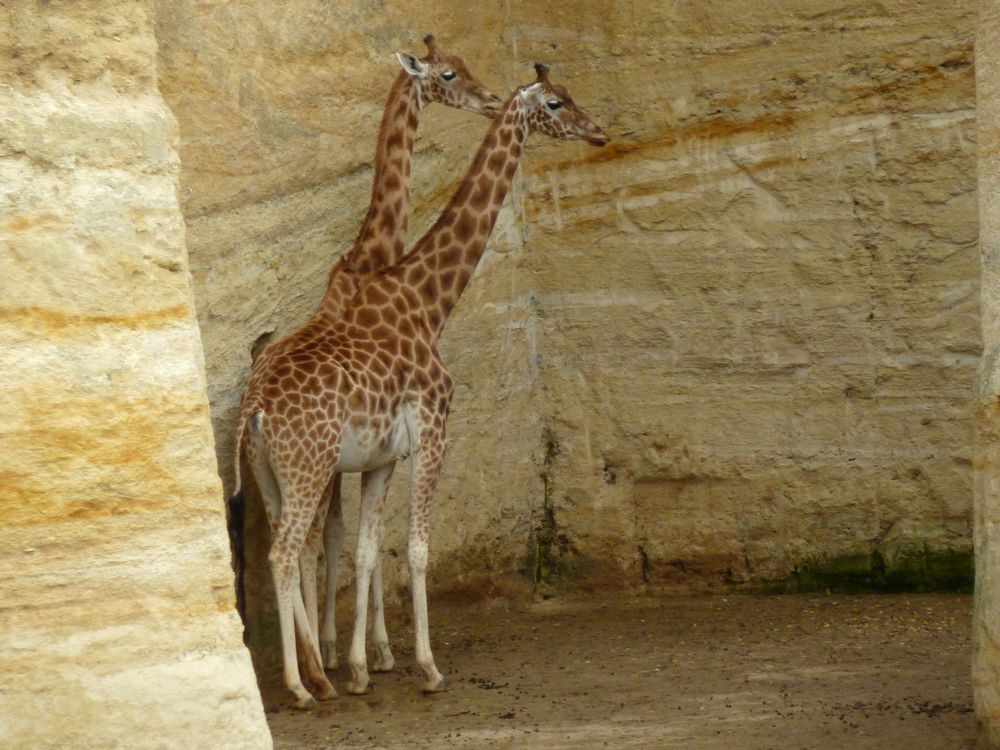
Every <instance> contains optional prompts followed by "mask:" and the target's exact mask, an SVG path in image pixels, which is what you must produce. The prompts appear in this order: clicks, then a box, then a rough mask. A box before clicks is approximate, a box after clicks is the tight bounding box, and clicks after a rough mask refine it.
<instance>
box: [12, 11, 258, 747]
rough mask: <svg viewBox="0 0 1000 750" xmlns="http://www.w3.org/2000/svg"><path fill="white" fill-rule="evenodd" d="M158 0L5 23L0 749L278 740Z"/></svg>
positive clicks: (18, 14)
mask: <svg viewBox="0 0 1000 750" xmlns="http://www.w3.org/2000/svg"><path fill="white" fill-rule="evenodd" d="M155 46H156V45H155V39H154V36H153V25H152V10H151V7H150V6H149V5H148V4H146V3H143V2H107V1H103V2H96V1H95V2H88V3H73V2H54V3H46V4H36V3H28V2H14V3H12V4H11V3H8V4H5V6H4V7H3V8H0V340H2V341H3V346H2V348H0V405H2V411H3V415H4V418H3V420H2V421H0V582H2V591H3V595H2V599H3V604H2V613H0V672H2V674H3V676H4V677H3V686H2V688H0V745H2V746H3V747H7V748H29V747H30V748H47V747H51V748H66V747H74V748H87V747H101V748H107V747H129V748H142V747H206V746H212V747H233V748H236V747H238V748H266V747H270V746H271V740H270V735H269V733H268V730H267V726H266V724H265V723H264V714H263V709H262V706H261V702H260V695H259V693H258V691H257V686H256V683H255V681H254V675H253V671H252V669H251V664H250V659H249V654H248V652H247V650H246V648H244V646H243V643H242V642H241V639H240V623H239V619H238V618H237V617H236V615H235V613H234V611H233V592H232V574H231V572H230V570H229V552H228V545H227V542H226V533H225V521H224V516H223V513H222V510H223V505H222V503H221V501H220V493H221V486H220V483H219V481H218V478H217V475H216V470H215V465H214V446H213V442H212V434H211V430H210V425H209V412H208V403H207V400H206V397H205V377H204V358H203V354H202V346H201V338H200V335H199V330H198V326H197V321H196V319H195V315H194V309H193V296H192V290H191V283H190V276H189V272H188V264H187V254H186V251H185V247H184V224H183V220H182V215H181V211H180V206H179V204H178V201H177V187H178V172H179V162H178V158H177V152H176V150H175V144H176V139H177V131H176V123H175V120H174V118H173V117H172V115H171V113H170V111H169V109H168V108H167V107H166V105H165V104H164V102H163V99H162V98H161V96H160V95H159V93H158V91H157V87H156V55H155Z"/></svg>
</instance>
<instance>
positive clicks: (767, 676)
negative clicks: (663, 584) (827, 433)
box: [264, 595, 975, 750]
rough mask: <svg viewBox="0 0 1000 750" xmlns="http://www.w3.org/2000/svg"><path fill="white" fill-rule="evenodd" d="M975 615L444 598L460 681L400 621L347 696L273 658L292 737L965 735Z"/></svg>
mask: <svg viewBox="0 0 1000 750" xmlns="http://www.w3.org/2000/svg"><path fill="white" fill-rule="evenodd" d="M970 618H971V599H970V598H969V597H966V596H835V595H826V596H823V595H819V596H768V597H763V596H726V597H721V596H719V597H703V598H683V599H632V600H615V601H612V602H606V603H603V604H601V603H595V602H592V601H589V602H576V601H565V600H554V601H548V602H543V603H539V604H534V605H527V606H512V605H508V604H496V603H494V604H487V605H478V606H464V607H455V606H442V605H435V604H434V602H433V601H432V602H431V636H432V643H433V646H434V652H435V657H436V659H437V664H438V668H439V669H440V670H441V672H442V673H443V674H445V675H446V676H447V677H448V678H449V679H450V681H451V684H452V689H451V691H450V692H448V693H443V694H439V695H434V696H429V697H427V696H423V695H421V693H420V690H419V679H418V675H417V674H416V672H415V667H414V664H413V647H412V639H413V631H412V627H410V626H408V625H407V624H404V623H401V622H399V621H398V620H397V623H396V627H395V628H393V627H392V626H391V625H390V638H391V640H392V646H393V651H394V654H395V656H396V663H397V666H396V671H395V672H393V673H390V674H379V675H373V680H374V682H375V684H376V688H375V691H374V692H373V693H371V694H370V695H367V696H363V697H354V696H349V695H347V694H346V693H344V685H345V683H346V680H347V670H346V668H344V667H343V666H342V667H341V668H340V669H338V670H337V671H336V673H335V674H334V675H333V676H334V678H335V679H334V684H335V685H336V686H337V689H338V691H340V692H341V693H342V694H341V696H340V697H338V698H336V699H334V700H332V701H329V702H325V703H321V704H320V705H319V707H318V708H316V709H314V710H312V711H308V712H301V711H297V710H295V709H293V708H291V707H290V701H289V699H288V697H287V696H286V694H285V692H284V691H283V689H282V688H281V686H280V678H279V677H278V675H273V676H269V677H268V678H267V680H266V681H265V685H264V689H265V705H266V707H267V718H268V722H269V723H270V726H271V730H272V732H273V733H274V739H275V747H276V748H279V749H284V748H295V749H300V748H332V747H336V748H449V749H452V748H519V749H520V748H545V750H563V749H564V748H565V749H568V748H602V747H609V748H644V749H645V748H685V749H686V750H715V749H718V750H768V749H773V750H808V749H810V748H817V749H819V748H822V749H823V750H827V749H840V748H849V749H850V750H868V749H871V750H876V749H878V750H885V749H886V748H907V749H908V750H963V749H964V748H973V747H974V746H975V742H974V735H975V727H974V719H973V714H972V693H971V687H970V684H969V665H970V648H971V646H970V641H969V631H970V627H971V625H970V621H971V619H970ZM347 625H348V623H347V622H344V623H343V626H344V627H343V629H342V631H341V632H342V633H343V634H346V633H349V630H348V628H347V627H346V626H347ZM341 647H342V650H341V653H342V656H341V660H343V654H345V653H346V648H347V645H346V644H344V643H342V644H341Z"/></svg>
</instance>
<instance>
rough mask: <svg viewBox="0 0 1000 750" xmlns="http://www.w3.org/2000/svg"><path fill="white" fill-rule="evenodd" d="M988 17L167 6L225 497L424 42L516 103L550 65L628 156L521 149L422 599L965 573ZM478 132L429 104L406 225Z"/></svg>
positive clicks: (468, 369) (865, 11)
mask: <svg viewBox="0 0 1000 750" xmlns="http://www.w3.org/2000/svg"><path fill="white" fill-rule="evenodd" d="M974 26H975V24H974V13H973V8H972V3H971V2H960V3H952V4H948V5H947V7H945V6H942V5H941V4H940V3H936V2H930V1H929V0H928V1H926V2H925V1H922V0H896V1H895V2H888V3H881V4H874V5H873V4H870V3H860V2H848V3H843V2H838V3H834V2H832V1H831V2H826V0H822V1H821V2H815V1H810V2H805V1H803V2H794V3H787V2H764V3H752V4H747V3H731V2H706V3H662V2H646V1H638V0H637V1H636V2H631V3H598V4H595V3H581V2H578V1H576V0H556V2H550V3H544V4H539V3H529V2H505V3H499V2H496V3H485V4H483V3H480V4H475V5H461V4H457V5H456V6H453V7H451V8H449V10H448V12H447V13H443V12H440V11H439V10H438V9H437V6H436V5H433V4H427V5H424V4H421V3H379V4H375V3H368V2H348V1H347V0H344V1H342V2H328V3H320V2H316V1H315V0H308V1H307V0H303V1H302V2H299V3H288V4H284V5H282V6H281V7H280V8H279V9H276V8H275V7H274V6H273V5H272V4H269V3H268V4H265V3H263V2H245V3H239V4H223V5H219V4H216V3H209V2H194V1H193V0H188V1H187V2H181V3H161V4H159V6H158V25H157V29H158V32H157V33H158V37H159V41H160V69H161V79H162V88H163V90H164V94H165V96H166V98H167V100H168V102H169V103H170V104H171V106H172V107H173V109H174V111H175V113H176V114H177V116H178V118H179V120H180V124H181V136H182V140H181V157H182V164H183V172H182V187H183V191H182V195H183V201H184V209H185V217H186V219H187V222H188V229H189V244H190V247H191V257H192V269H193V274H194V278H195V293H196V297H197V299H198V309H199V320H200V323H201V326H202V330H203V333H204V337H205V347H206V358H207V369H208V380H209V394H210V398H211V402H212V407H213V417H214V425H215V430H216V438H217V446H218V451H219V462H220V467H221V469H222V474H223V477H224V478H226V479H227V480H228V478H229V477H230V476H231V473H232V467H231V465H230V464H231V455H230V454H231V449H230V446H231V433H232V425H233V419H234V414H235V409H236V405H237V403H238V399H239V395H240V392H241V390H242V387H243V384H244V382H245V379H246V374H247V372H248V369H249V363H250V358H249V350H250V348H251V346H252V345H253V343H254V342H255V341H256V340H257V338H258V337H260V336H263V335H266V334H268V333H269V332H272V331H273V332H274V335H276V336H277V335H283V334H285V333H288V332H289V331H291V330H292V329H293V328H294V327H295V326H296V325H298V324H299V323H301V322H302V321H303V320H304V319H305V318H306V317H307V315H308V313H309V312H310V311H311V310H312V309H313V308H314V307H315V306H316V305H317V304H318V302H319V298H320V294H321V292H322V289H323V286H324V284H325V275H326V271H327V269H328V268H329V267H330V266H331V265H332V264H333V262H334V260H335V259H336V257H337V256H338V255H339V253H341V252H343V251H344V250H345V249H346V248H347V247H348V246H349V245H350V243H351V242H352V240H353V238H354V234H355V232H356V231H357V228H358V225H359V223H360V220H361V217H362V215H363V211H364V208H365V206H366V204H367V195H368V190H369V188H370V182H369V181H370V179H371V169H370V158H371V153H372V151H373V147H374V139H375V132H376V126H377V121H378V117H379V113H380V111H381V108H382V105H383V103H384V96H385V92H386V91H387V89H388V86H389V83H390V81H391V79H392V76H393V75H394V71H395V67H394V65H395V63H394V62H393V61H392V59H391V57H390V55H391V52H392V51H393V50H395V49H400V48H402V49H415V50H419V45H418V44H417V39H418V38H419V37H420V36H422V34H423V33H425V32H426V31H434V32H435V33H437V34H438V36H439V38H440V40H441V42H442V43H443V44H444V45H445V46H447V47H449V48H451V49H454V50H455V51H457V52H459V53H461V54H463V55H465V56H466V58H467V60H468V61H469V63H470V66H471V67H472V68H473V70H475V71H476V72H477V73H478V74H479V75H480V77H481V79H482V80H483V81H484V82H485V83H487V84H488V85H491V86H493V87H495V88H496V89H498V90H502V91H503V92H504V93H506V92H509V91H510V90H512V89H513V87H514V85H515V84H517V83H521V82H524V81H526V80H530V78H531V73H530V63H531V62H532V61H534V60H536V59H539V60H544V61H546V62H549V63H551V64H552V65H553V78H554V79H555V80H557V81H561V82H564V83H566V84H567V85H568V86H569V88H570V90H571V91H572V93H573V95H574V97H575V99H576V100H577V101H578V102H579V103H580V104H581V105H582V106H583V107H584V108H585V109H586V110H587V111H588V112H589V113H590V114H592V115H593V117H594V119H595V120H597V121H598V122H600V123H601V124H603V125H605V126H606V128H607V129H608V130H609V132H611V134H612V135H613V136H614V138H615V142H614V143H613V144H612V145H611V146H609V147H607V148H605V149H603V150H595V149H593V148H591V147H589V146H586V145H584V144H566V143H551V142H547V141H546V140H545V139H544V138H541V137H536V139H534V140H533V141H532V144H531V146H530V147H529V148H528V150H527V153H526V156H525V159H524V163H523V165H522V170H523V172H522V173H523V180H522V182H521V184H520V187H519V192H518V194H517V195H515V196H512V199H511V200H510V201H509V205H508V208H507V213H506V215H505V218H504V221H503V225H502V227H501V230H500V232H499V233H498V236H497V237H496V238H495V239H494V241H493V243H492V247H493V250H494V251H492V252H490V253H488V254H487V256H486V258H485V260H484V262H483V264H482V266H481V267H480V269H479V272H478V274H477V278H476V279H475V280H474V281H473V283H472V284H471V285H470V287H469V289H468V290H467V292H466V294H465V296H464V297H463V299H462V301H461V303H460V304H459V307H458V308H457V310H456V312H455V315H454V318H453V319H452V320H451V321H450V322H449V324H448V327H447V329H446V332H445V339H444V341H443V348H444V350H445V356H446V360H447V362H448V364H449V366H450V368H451V370H452V372H453V374H454V375H455V377H456V380H457V381H458V383H459V388H458V392H457V395H456V402H455V409H454V411H453V414H452V418H451V423H450V436H451V452H450V455H449V460H448V462H447V468H446V470H445V476H444V478H443V481H442V484H441V487H440V491H439V494H438V500H437V505H436V509H435V515H434V532H433V535H432V536H433V541H432V544H431V548H432V550H433V552H432V554H433V556H434V560H435V562H434V565H433V566H432V580H433V581H435V582H436V584H437V586H438V587H446V586H451V585H473V584H475V583H477V582H480V581H483V580H488V579H492V578H495V576H496V574H497V573H498V572H499V573H502V572H509V571H513V570H515V569H519V568H522V567H524V566H527V567H528V568H533V569H535V570H536V572H541V573H546V572H551V571H553V570H555V569H557V568H558V567H559V566H560V565H561V566H563V568H564V569H565V570H566V571H567V572H573V573H575V574H577V575H582V576H584V577H588V576H589V577H590V579H591V580H592V582H593V583H595V584H606V583H614V584H615V585H625V586H629V587H632V586H635V587H639V586H643V585H650V586H652V587H654V588H672V587H687V588H690V587H696V588H701V587H710V586H714V585H727V584H756V583H761V582H766V581H772V580H776V579H784V578H787V577H788V576H793V575H795V573H796V571H799V570H801V569H803V568H804V567H806V566H809V565H819V566H822V565H824V564H825V563H826V562H827V561H840V563H841V564H844V563H843V561H844V560H846V561H848V563H849V565H848V567H850V566H851V565H853V566H854V567H855V568H857V567H858V566H860V567H862V568H866V567H867V568H878V567H879V566H881V568H883V569H885V570H886V571H887V572H888V573H895V574H898V576H900V578H899V580H907V581H909V582H910V583H911V584H916V585H919V584H920V583H921V582H926V581H927V580H929V577H933V575H934V574H935V573H934V571H933V570H931V568H933V567H934V565H935V564H936V563H935V562H934V561H935V560H939V559H943V560H946V561H947V560H954V559H958V560H959V561H961V560H967V556H968V553H969V550H970V525H971V503H970V498H971V491H972V486H971V468H970V467H971V452H970V448H969V445H970V442H971V440H970V438H971V435H972V431H973V407H972V398H971V391H970V384H971V382H972V378H973V373H974V369H975V362H976V358H977V356H978V353H979V346H980V344H979V341H980V340H979V334H978V329H977V316H978V265H977V259H976V249H975V243H976V221H977V220H976V200H975V195H976V193H975V141H976V133H975V116H974V91H973V88H974V86H973V67H972V37H973V33H974ZM485 127H486V124H485V123H484V122H483V121H481V120H479V119H477V118H475V117H474V116H472V115H468V114H464V113H456V112H452V111H446V110H444V109H442V108H436V109H431V110H429V111H428V112H427V113H426V114H425V121H424V122H423V124H422V125H421V130H420V133H419V134H418V145H417V155H416V159H415V165H414V169H415V184H414V206H415V208H416V210H417V214H418V215H417V218H416V220H415V221H414V223H413V229H414V236H416V235H417V234H418V233H419V231H420V229H421V227H422V226H426V222H427V220H428V218H429V217H431V216H433V214H434V212H435V211H436V210H437V209H438V208H439V207H440V206H441V205H442V204H443V202H444V200H445V199H446V197H447V196H448V195H449V194H450V192H451V191H452V190H453V189H454V188H455V186H456V183H455V180H456V179H457V177H458V176H459V175H460V174H461V172H462V170H463V169H464V168H465V166H466V164H467V162H468V159H469V158H470V156H471V152H472V148H473V145H474V144H475V142H476V141H477V140H478V139H479V138H480V137H481V135H482V133H483V132H484V130H485ZM405 474H406V472H405V471H400V472H398V473H397V477H396V479H395V482H394V489H393V491H392V494H391V497H390V503H389V510H388V513H389V527H388V534H387V542H386V546H387V547H388V548H389V550H390V556H389V558H388V562H389V566H390V568H391V569H390V571H389V572H388V576H387V577H388V579H389V580H390V582H392V581H398V580H400V578H401V572H402V569H403V567H405V554H403V547H402V545H403V544H404V543H405V534H404V533H403V522H404V519H405V515H406V502H405ZM349 485H350V486H351V487H352V488H353V486H354V485H355V482H354V480H351V481H350V482H349ZM354 498H355V493H354V492H353V491H352V492H351V493H350V494H349V499H348V506H349V508H350V509H352V510H353V509H354V508H355V507H356V500H355V499H354ZM249 511H250V512H251V514H254V513H256V514H257V515H256V516H255V517H251V519H250V529H249V533H250V535H251V537H252V539H253V540H254V541H251V544H252V545H256V547H255V548H253V549H251V555H252V556H253V557H255V559H256V561H257V562H256V565H257V568H256V571H257V572H256V574H255V577H256V579H257V582H258V585H260V586H262V587H263V589H262V590H261V591H260V592H258V593H259V594H260V597H258V598H261V597H264V596H266V595H267V592H266V590H264V589H266V587H267V585H268V584H267V573H266V567H265V566H264V565H263V556H264V555H265V554H266V552H265V550H266V544H267V541H266V539H267V535H266V532H265V530H264V527H263V520H262V518H261V517H260V515H259V511H258V510H255V504H254V502H253V501H252V499H251V503H250V508H249ZM350 523H351V522H349V524H350ZM390 585H392V584H390Z"/></svg>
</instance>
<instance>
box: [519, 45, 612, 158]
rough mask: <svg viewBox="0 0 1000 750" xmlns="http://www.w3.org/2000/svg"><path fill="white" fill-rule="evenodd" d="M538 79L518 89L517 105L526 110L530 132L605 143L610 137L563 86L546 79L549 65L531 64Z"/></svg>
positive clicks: (599, 144)
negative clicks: (518, 99)
mask: <svg viewBox="0 0 1000 750" xmlns="http://www.w3.org/2000/svg"><path fill="white" fill-rule="evenodd" d="M535 72H536V73H537V74H538V79H537V80H536V81H535V82H534V83H531V84H528V85H527V86H522V87H521V88H520V90H519V91H518V94H517V95H518V96H519V97H521V107H522V108H523V110H524V111H525V112H526V113H527V119H528V127H529V128H530V130H531V132H538V133H544V134H545V135H547V136H551V137H552V138H561V139H562V140H567V141H575V140H581V141H586V142H587V143H590V144H592V145H594V146H603V145H605V144H607V143H608V142H609V141H610V140H611V137H610V136H609V135H608V134H607V133H605V132H604V131H603V130H601V128H600V127H598V126H597V125H596V124H595V123H594V121H593V120H591V119H590V118H589V117H588V116H587V115H586V113H584V111H583V110H582V109H580V108H579V107H578V106H576V102H574V101H573V99H572V97H571V96H570V95H569V92H568V91H567V90H566V88H565V87H564V86H560V85H559V84H556V83H552V82H551V81H550V80H549V69H548V68H547V67H546V66H544V65H542V64H541V63H536V64H535Z"/></svg>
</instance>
